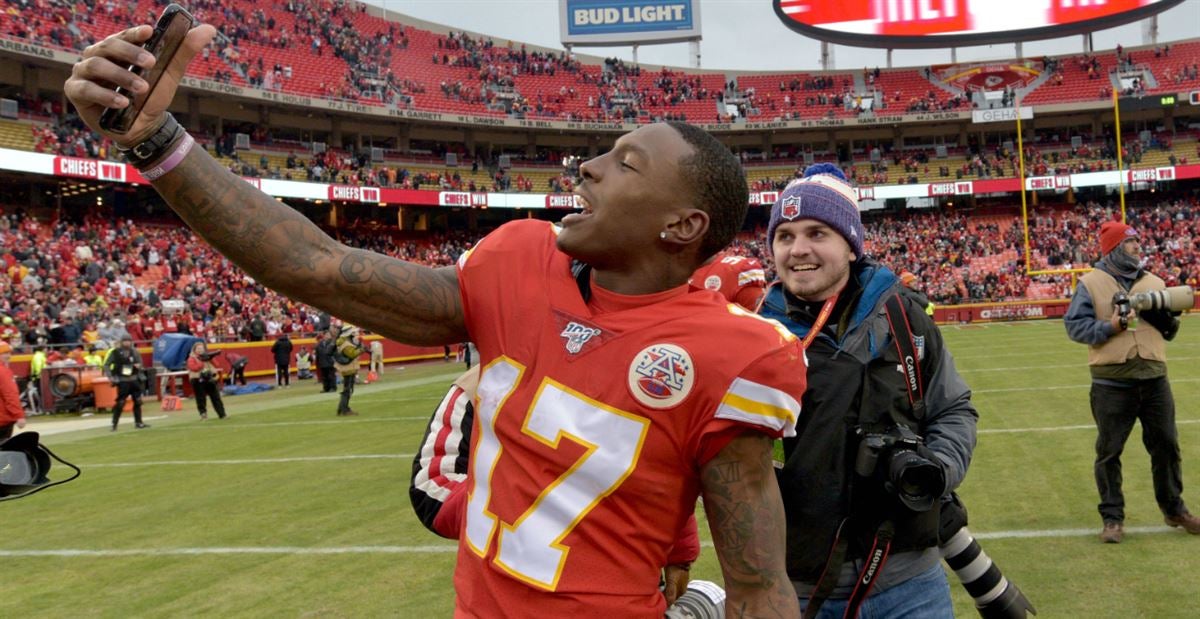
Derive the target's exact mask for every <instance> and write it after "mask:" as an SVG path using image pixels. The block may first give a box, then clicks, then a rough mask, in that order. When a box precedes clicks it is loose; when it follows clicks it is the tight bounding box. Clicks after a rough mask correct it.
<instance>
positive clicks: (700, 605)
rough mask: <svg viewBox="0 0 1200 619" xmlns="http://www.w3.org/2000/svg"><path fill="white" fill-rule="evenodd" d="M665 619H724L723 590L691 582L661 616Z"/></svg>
mask: <svg viewBox="0 0 1200 619" xmlns="http://www.w3.org/2000/svg"><path fill="white" fill-rule="evenodd" d="M663 617H665V618H666V619H725V590H724V589H722V588H721V587H720V585H718V584H717V583H714V582H710V581H707V580H693V581H692V582H689V583H688V587H687V591H684V592H683V595H681V596H679V598H677V599H676V600H675V603H674V604H672V605H671V607H670V608H668V609H667V612H666V614H664V615H663Z"/></svg>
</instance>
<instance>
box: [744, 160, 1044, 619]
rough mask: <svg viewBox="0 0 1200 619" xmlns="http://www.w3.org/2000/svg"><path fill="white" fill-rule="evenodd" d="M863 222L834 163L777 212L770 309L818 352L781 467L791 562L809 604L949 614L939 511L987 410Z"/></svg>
mask: <svg viewBox="0 0 1200 619" xmlns="http://www.w3.org/2000/svg"><path fill="white" fill-rule="evenodd" d="M863 237H864V230H863V225H862V221H861V219H860V216H859V212H858V201H857V196H856V195H855V192H854V189H853V188H852V187H850V185H848V184H847V183H846V179H845V177H844V176H843V175H842V173H841V171H840V170H838V169H837V168H836V167H835V166H832V165H828V164H817V165H814V166H810V167H809V169H808V170H806V171H805V176H804V178H802V179H799V180H796V181H793V182H792V183H791V184H790V185H789V186H788V187H787V188H786V189H784V191H783V192H782V193H781V194H780V198H779V200H778V201H777V202H776V203H775V206H774V208H773V209H772V211H771V219H770V223H769V225H768V227H767V241H768V243H769V244H770V246H771V249H772V253H773V256H774V259H775V269H776V271H777V272H778V277H779V279H780V281H779V282H776V283H775V284H774V285H772V286H771V288H770V289H769V290H768V291H767V295H766V298H765V300H764V302H763V306H762V308H761V309H760V313H761V314H762V315H763V316H765V317H768V318H773V319H776V320H778V321H780V322H781V323H783V324H784V325H785V326H786V327H787V328H788V329H789V330H790V331H791V332H792V333H794V334H796V335H797V336H798V337H800V338H803V340H804V345H805V349H806V355H807V357H808V362H809V370H808V372H809V373H808V389H807V390H806V391H805V392H804V397H803V399H802V401H801V404H802V410H803V411H804V414H803V415H802V416H801V417H800V421H799V422H798V423H797V427H796V436H795V437H794V438H790V439H789V438H785V439H783V446H784V455H785V464H784V466H783V468H782V470H778V471H777V473H779V486H780V491H781V492H782V494H783V501H784V507H785V509H786V511H787V567H788V575H789V576H790V577H791V578H792V583H793V585H795V587H796V592H797V594H798V595H799V596H800V601H801V604H802V606H804V607H805V613H804V616H805V617H841V616H843V614H845V616H847V617H855V616H859V617H864V618H879V617H912V616H920V617H952V616H953V607H952V605H951V601H950V588H949V585H948V583H947V580H946V574H945V572H944V571H942V567H941V565H940V562H941V556H940V554H939V550H938V544H939V530H940V517H941V509H942V503H943V501H944V500H945V501H947V502H948V503H949V497H950V495H951V492H952V491H953V490H954V488H955V487H957V486H958V485H959V483H960V482H962V480H963V477H964V476H965V475H966V472H967V466H968V464H969V463H970V461H971V453H972V451H973V450H974V448H975V422H976V418H977V413H976V412H975V409H974V407H973V406H972V405H971V392H970V390H969V389H968V388H967V385H966V384H965V383H964V382H963V380H962V378H961V377H960V376H959V375H958V372H957V370H955V368H954V362H953V361H952V360H951V358H950V354H949V352H948V351H946V350H945V348H944V346H943V343H942V337H941V334H940V333H939V332H938V330H937V328H936V326H935V325H934V324H933V321H932V319H930V318H929V316H927V315H926V314H925V311H924V310H925V308H924V307H922V306H920V304H919V303H917V302H916V301H915V300H914V299H913V298H912V296H910V295H908V294H905V293H903V291H902V284H901V283H900V280H899V278H897V276H896V275H895V274H894V273H893V272H892V271H890V270H888V269H887V268H886V267H884V266H882V265H880V264H879V263H877V262H875V261H873V260H871V259H869V258H867V257H866V256H864V255H863V247H862V243H863ZM906 362H907V363H906ZM798 371H799V370H798ZM910 380H911V381H912V382H911V388H910V382H909V381H910ZM950 504H952V505H957V503H950ZM964 521H965V514H964ZM959 529H961V530H965V529H962V528H961V525H960V526H959V527H954V528H952V529H950V532H951V533H953V532H954V531H956V530H959ZM827 568H828V569H827ZM995 576H996V578H997V582H1001V583H1002V582H1003V577H1002V576H1000V575H999V573H998V571H997V572H996V575H995ZM1001 589H1003V590H1004V591H1005V592H1006V594H1007V595H1014V594H1015V596H1019V592H1018V591H1016V588H1015V587H1011V590H1010V588H1009V587H1008V586H1007V585H1005V586H1004V587H1002V588H1001ZM973 593H974V592H973ZM1014 599H1015V597H1006V598H1005V599H1004V600H1001V601H1000V603H1002V604H1009V603H1011V602H1012V601H1014ZM1020 600H1021V601H1022V602H1023V601H1024V598H1020ZM991 601H993V602H995V600H991ZM979 603H980V602H978V601H977V604H979ZM1026 604H1027V602H1026ZM1017 610H1019V614H1014V615H1000V616H1017V617H1023V616H1024V607H1020V608H1018V609H1017ZM980 612H981V613H983V611H982V610H981V611H980Z"/></svg>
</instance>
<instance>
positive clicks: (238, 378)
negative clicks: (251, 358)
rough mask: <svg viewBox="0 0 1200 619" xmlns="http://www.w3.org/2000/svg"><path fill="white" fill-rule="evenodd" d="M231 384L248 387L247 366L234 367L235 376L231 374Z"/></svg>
mask: <svg viewBox="0 0 1200 619" xmlns="http://www.w3.org/2000/svg"><path fill="white" fill-rule="evenodd" d="M229 384H230V385H242V386H245V385H246V366H244V365H238V366H234V368H233V374H231V375H230V376H229Z"/></svg>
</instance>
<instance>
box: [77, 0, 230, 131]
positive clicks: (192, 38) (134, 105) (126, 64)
mask: <svg viewBox="0 0 1200 619" xmlns="http://www.w3.org/2000/svg"><path fill="white" fill-rule="evenodd" d="M193 26H194V21H193V19H192V17H191V16H190V15H188V13H187V12H186V11H184V10H183V9H182V8H181V7H179V6H177V5H171V6H169V7H167V9H166V10H165V11H163V15H162V16H161V17H160V18H159V20H158V24H156V25H155V26H153V27H152V26H136V27H133V28H130V29H128V30H125V31H123V32H118V33H117V34H114V35H112V36H109V37H108V38H106V39H104V40H103V41H100V42H99V43H96V44H94V45H91V46H89V47H88V48H87V49H85V50H84V51H83V59H82V60H80V61H79V62H77V63H75V67H74V68H73V69H72V71H71V77H70V78H69V79H68V80H67V83H66V86H65V92H66V95H67V98H68V99H70V101H71V103H72V104H74V105H75V108H76V110H77V111H78V112H79V116H80V118H82V119H83V121H84V122H85V123H87V125H88V127H91V129H92V130H93V131H96V132H97V133H100V134H101V135H104V136H106V137H108V138H110V139H111V140H113V141H114V142H116V143H117V144H119V145H121V146H127V147H128V146H134V145H136V144H138V143H140V142H142V141H143V140H145V139H146V137H148V136H149V135H151V134H153V133H154V131H155V129H157V128H158V126H159V123H161V122H162V118H163V112H164V111H166V109H167V106H169V105H170V104H171V100H172V99H173V98H174V97H175V91H176V89H177V88H178V87H179V81H180V80H181V79H182V78H183V74H184V71H185V70H186V69H187V65H188V63H189V62H191V60H192V58H194V57H195V56H196V54H197V53H198V52H199V51H200V50H201V49H204V46H206V45H208V44H209V42H211V41H212V39H213V37H214V36H216V29H215V28H213V27H212V26H209V25H200V26H194V27H193ZM147 47H149V48H150V49H147ZM156 54H157V57H156Z"/></svg>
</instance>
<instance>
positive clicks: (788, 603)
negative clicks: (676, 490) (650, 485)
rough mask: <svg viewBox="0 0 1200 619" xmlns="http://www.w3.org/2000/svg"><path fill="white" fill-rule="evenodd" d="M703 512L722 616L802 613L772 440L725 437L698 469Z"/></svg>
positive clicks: (792, 615) (789, 618) (750, 436)
mask: <svg viewBox="0 0 1200 619" xmlns="http://www.w3.org/2000/svg"><path fill="white" fill-rule="evenodd" d="M700 483H701V490H702V492H703V496H704V512H705V513H706V514H707V515H708V526H709V528H710V529H711V530H712V537H713V545H714V546H715V547H716V550H717V559H718V560H720V562H721V572H722V573H723V574H724V577H725V591H726V593H727V594H728V598H726V600H725V616H726V617H730V618H733V617H786V618H787V619H794V618H795V617H799V616H800V605H799V601H798V600H797V599H796V591H795V590H794V589H793V588H792V583H791V581H790V580H789V579H788V576H787V569H786V563H785V554H784V547H785V544H786V539H785V520H784V514H783V500H782V498H781V497H780V495H779V486H778V485H777V484H776V482H775V472H774V471H773V470H772V464H771V439H770V438H768V437H766V436H760V435H757V434H746V435H743V436H739V437H738V438H735V439H733V440H732V441H730V442H729V444H728V445H726V446H725V448H724V449H722V450H721V451H720V452H719V453H718V454H717V455H716V457H714V458H713V459H712V460H710V461H708V463H707V464H705V465H704V468H703V469H702V470H701V479H700Z"/></svg>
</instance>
